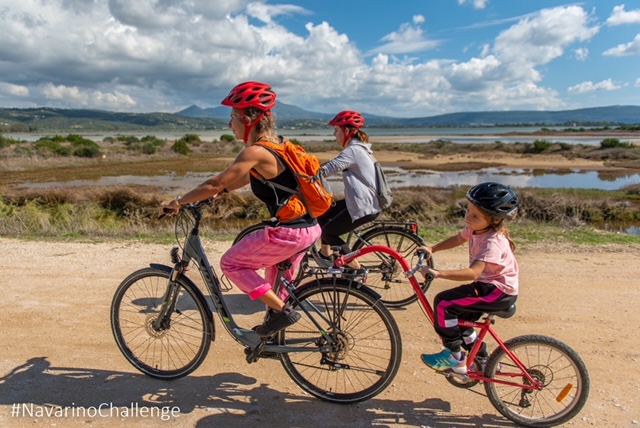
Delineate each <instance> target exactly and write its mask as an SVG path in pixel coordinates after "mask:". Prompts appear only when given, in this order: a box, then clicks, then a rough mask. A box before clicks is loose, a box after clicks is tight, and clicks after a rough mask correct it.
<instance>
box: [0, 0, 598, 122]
mask: <svg viewBox="0 0 640 428" xmlns="http://www.w3.org/2000/svg"><path fill="white" fill-rule="evenodd" d="M486 4H487V2H486V1H482V2H479V3H478V5H482V6H483V7H484V6H485V5H486ZM127 5H129V2H125V0H86V1H72V0H48V1H47V2H42V0H21V1H19V2H17V1H15V0H0V28H2V31H0V58H2V67H0V105H6V104H7V103H6V101H5V100H6V99H8V97H11V99H12V105H10V106H12V107H16V105H15V104H16V103H22V104H21V106H33V105H46V106H52V107H65V108H78V107H83V108H100V109H109V110H120V111H178V110H180V109H182V108H184V107H187V106H189V105H191V104H197V105H200V106H201V107H209V106H217V105H219V102H220V100H221V99H222V98H223V97H224V96H225V95H226V94H227V93H228V91H229V89H230V88H231V87H233V86H234V85H236V84H237V83H238V82H240V81H243V80H249V79H251V80H262V81H265V82H269V83H271V84H272V85H273V86H274V88H276V90H277V92H278V98H279V100H282V101H283V102H286V103H289V104H295V105H299V106H301V107H303V108H306V109H309V110H314V111H324V112H335V111H339V110H342V109H345V108H352V109H357V110H361V111H365V112H369V113H374V114H381V115H384V114H386V115H391V116H425V115H432V114H438V113H446V112H451V111H468V110H488V109H498V110H506V109H514V108H518V109H524V108H534V109H548V108H558V107H560V106H562V104H563V102H562V99H561V97H560V95H559V94H558V92H557V91H556V90H553V89H551V88H549V87H546V86H545V84H544V80H545V75H544V72H545V71H546V70H545V68H546V65H547V64H548V63H549V62H551V61H553V60H554V59H556V58H559V57H561V56H563V55H565V54H566V53H571V54H573V52H575V53H576V55H577V57H579V56H580V55H582V54H586V53H588V51H587V50H586V49H584V48H583V49H577V50H576V49H575V46H574V45H575V44H577V43H579V42H587V41H589V40H590V39H591V38H592V37H593V36H594V35H595V34H597V32H598V27H596V26H592V25H591V24H590V22H589V21H590V20H589V16H588V14H587V13H586V12H585V11H584V9H582V8H581V7H579V6H565V7H557V8H553V9H546V10H542V11H540V12H539V13H532V14H528V15H526V16H520V17H517V21H514V19H504V20H502V22H501V24H499V25H508V26H509V27H507V28H506V29H505V30H504V31H502V32H501V33H500V34H499V35H498V36H497V37H495V39H494V40H491V39H489V40H485V39H483V40H474V44H473V46H476V47H477V49H476V51H475V53H474V54H468V55H469V56H470V57H467V58H465V59H464V60H460V59H458V60H454V59H441V58H440V59H439V58H437V57H434V56H435V54H433V55H432V56H431V57H430V58H427V59H423V58H421V57H419V56H418V52H425V51H430V50H433V49H434V48H436V47H440V46H442V44H443V43H444V41H441V40H433V39H432V38H431V37H429V36H428V34H426V30H425V29H424V27H426V19H425V16H423V15H416V16H414V17H413V18H412V20H411V21H410V22H408V23H403V24H402V25H400V26H399V28H398V30H397V31H394V32H392V33H390V34H388V35H386V36H385V37H384V38H383V39H381V41H380V43H381V46H379V47H378V48H377V49H374V50H371V51H370V52H366V53H364V52H362V51H360V50H359V49H358V47H357V46H356V44H355V43H354V42H353V41H352V40H351V39H350V38H349V36H348V35H346V34H344V33H340V32H339V31H338V30H336V28H334V27H333V26H332V25H331V23H329V22H308V23H307V24H306V25H305V29H306V32H305V33H304V34H296V33H294V32H293V31H291V30H289V29H287V28H286V27H284V26H283V25H280V24H279V23H278V17H280V16H283V15H292V14H293V15H301V16H308V11H307V10H305V9H303V8H300V7H297V6H287V5H280V6H277V5H269V4H268V3H266V2H258V3H250V2H249V1H247V0H216V1H211V0H172V1H171V2H169V1H165V0H141V1H140V2H136V4H135V5H131V6H130V7H129V6H127ZM125 6H126V7H125ZM35 10H37V11H38V12H37V13H34V12H33V11H35ZM427 18H428V17H427ZM496 25H498V24H496ZM61 29H73V31H61ZM468 31H470V30H468ZM470 52H474V51H473V50H470ZM578 52H581V54H579V53H578ZM430 54H431V52H430ZM411 55H413V57H411ZM12 92H13V93H14V94H13V95H14V96H12V95H11V93H12Z"/></svg>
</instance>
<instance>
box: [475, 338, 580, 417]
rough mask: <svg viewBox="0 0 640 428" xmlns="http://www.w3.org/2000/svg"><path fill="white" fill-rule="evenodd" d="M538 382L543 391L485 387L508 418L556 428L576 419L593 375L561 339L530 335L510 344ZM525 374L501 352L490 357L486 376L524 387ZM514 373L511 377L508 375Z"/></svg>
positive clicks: (493, 383)
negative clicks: (520, 383)
mask: <svg viewBox="0 0 640 428" xmlns="http://www.w3.org/2000/svg"><path fill="white" fill-rule="evenodd" d="M505 346H506V347H507V349H509V351H511V352H512V353H515V354H516V355H517V356H518V358H519V359H520V361H521V362H522V363H523V364H524V365H525V367H526V368H527V370H528V372H529V373H530V374H531V376H532V377H533V378H534V379H537V380H540V381H543V383H544V387H543V388H542V389H541V390H535V391H534V390H525V389H523V388H519V387H516V386H510V385H503V384H498V383H496V382H485V384H484V387H485V391H486V393H487V397H488V398H489V401H490V402H491V404H492V405H493V406H494V407H495V408H496V410H498V412H500V414H502V415H503V416H504V417H506V418H507V419H509V420H511V421H513V422H515V423H516V424H519V425H522V426H526V427H552V426H556V425H560V424H563V423H565V422H567V421H568V420H570V419H571V418H573V417H574V416H576V415H577V414H578V413H579V412H580V410H582V407H584V405H585V403H586V402H587V398H588V396H589V383H590V381H589V374H588V372H587V367H586V366H585V364H584V362H583V361H582V359H581V358H580V356H579V355H578V354H577V353H576V352H575V351H574V350H573V349H571V348H570V347H569V346H567V345H565V344H564V343H562V342H560V341H559V340H557V339H554V338H551V337H547V336H540V335H526V336H519V337H515V338H513V339H510V340H508V341H506V342H505ZM513 371H517V372H519V373H521V372H520V369H518V367H517V366H516V365H515V364H514V363H513V361H512V360H511V358H510V357H509V356H508V355H507V354H506V353H505V352H504V350H503V349H502V348H497V349H496V350H495V351H494V352H493V353H492V354H491V356H490V357H489V361H487V366H486V368H485V375H486V376H487V377H491V378H498V379H504V380H507V381H508V380H511V379H514V380H515V381H517V382H519V381H522V382H525V379H524V377H523V376H522V374H521V375H519V376H518V375H516V377H515V378H514V377H513ZM508 372H511V374H512V376H509V373H508Z"/></svg>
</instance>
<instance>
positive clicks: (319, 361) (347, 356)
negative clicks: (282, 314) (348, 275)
mask: <svg viewBox="0 0 640 428" xmlns="http://www.w3.org/2000/svg"><path fill="white" fill-rule="evenodd" d="M356 285H357V286H361V285H360V284H358V283H355V282H352V281H349V280H346V279H341V278H340V279H334V278H323V279H320V280H317V281H312V282H311V283H307V284H305V285H303V286H301V287H300V288H299V289H298V290H299V292H298V293H297V297H298V298H299V299H300V301H301V305H302V306H303V307H304V308H306V309H307V310H308V311H309V312H310V313H311V314H312V316H313V318H314V319H315V320H316V321H317V322H319V323H320V326H321V327H322V329H323V330H324V331H326V332H327V333H328V335H329V336H330V337H331V339H332V340H333V345H329V344H328V343H327V339H326V338H325V337H323V336H322V335H321V334H320V333H319V331H318V327H317V326H316V325H315V324H313V322H312V320H311V318H310V317H309V315H307V314H306V313H305V312H303V311H302V310H301V309H300V308H298V312H299V313H300V314H301V315H302V319H301V320H300V321H298V322H297V323H296V324H294V325H293V326H291V327H289V328H287V329H285V330H284V331H282V332H281V333H280V334H279V336H278V339H279V342H280V344H281V345H291V346H302V345H301V344H304V346H306V347H307V348H308V350H309V352H290V353H287V354H282V355H281V356H280V359H281V361H282V365H283V367H284V369H285V371H286V372H287V373H288V374H289V376H291V378H292V379H293V381H294V382H295V383H297V384H298V385H299V386H300V387H301V388H302V389H304V390H305V391H307V392H308V393H309V394H311V395H313V396H315V397H318V398H320V399H322V400H325V401H330V402H334V403H341V404H348V403H357V402H360V401H363V400H367V399H369V398H372V397H374V396H375V395H377V394H379V393H380V392H382V391H383V390H384V389H385V388H386V387H387V386H388V385H389V384H390V383H391V381H392V380H393V378H394V377H395V375H396V373H397V372H398V368H399V367H400V360H401V358H402V343H401V339H400V331H399V330H398V326H397V324H396V322H395V320H394V319H393V317H392V316H391V313H390V312H389V310H388V309H387V308H385V306H384V305H383V304H382V303H381V302H380V301H379V300H377V299H376V297H374V296H373V294H372V293H371V292H370V291H365V290H364V289H359V288H356ZM289 301H290V302H291V303H294V302H293V301H292V300H291V299H290V300H289ZM315 310H318V311H319V312H320V315H318V313H317V312H315ZM319 348H325V352H319Z"/></svg>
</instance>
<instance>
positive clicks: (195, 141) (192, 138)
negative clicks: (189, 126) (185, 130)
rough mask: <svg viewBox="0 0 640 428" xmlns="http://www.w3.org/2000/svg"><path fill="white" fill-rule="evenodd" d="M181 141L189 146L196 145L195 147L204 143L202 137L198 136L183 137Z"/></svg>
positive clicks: (188, 135)
mask: <svg viewBox="0 0 640 428" xmlns="http://www.w3.org/2000/svg"><path fill="white" fill-rule="evenodd" d="M181 140H184V141H185V142H186V143H187V144H194V145H197V144H199V143H201V142H202V140H201V139H200V137H198V136H197V135H196V134H187V135H185V136H184V137H182V138H181Z"/></svg>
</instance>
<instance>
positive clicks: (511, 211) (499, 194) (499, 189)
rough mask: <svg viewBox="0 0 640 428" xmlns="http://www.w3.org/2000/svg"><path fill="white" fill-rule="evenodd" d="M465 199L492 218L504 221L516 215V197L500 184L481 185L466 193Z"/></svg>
mask: <svg viewBox="0 0 640 428" xmlns="http://www.w3.org/2000/svg"><path fill="white" fill-rule="evenodd" d="M467 199H468V200H469V201H471V202H472V203H473V204H474V205H476V206H477V207H478V208H480V209H481V210H482V211H484V212H485V213H487V214H488V215H490V216H491V217H493V218H497V219H504V218H511V217H514V216H515V215H516V212H517V210H518V204H519V201H518V195H516V193H515V192H514V191H513V190H511V189H510V188H509V187H507V186H505V185H503V184H500V183H492V182H488V183H481V184H478V185H477V186H474V187H472V188H471V189H470V190H469V191H468V192H467Z"/></svg>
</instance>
